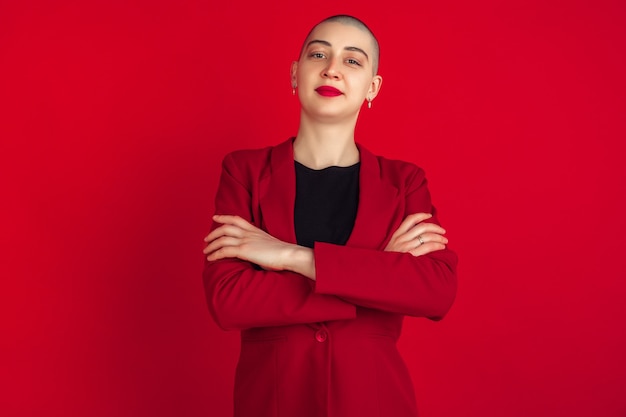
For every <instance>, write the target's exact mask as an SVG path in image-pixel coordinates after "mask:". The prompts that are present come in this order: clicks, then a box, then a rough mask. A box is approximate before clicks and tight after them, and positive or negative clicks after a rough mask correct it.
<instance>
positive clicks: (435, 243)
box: [385, 213, 448, 256]
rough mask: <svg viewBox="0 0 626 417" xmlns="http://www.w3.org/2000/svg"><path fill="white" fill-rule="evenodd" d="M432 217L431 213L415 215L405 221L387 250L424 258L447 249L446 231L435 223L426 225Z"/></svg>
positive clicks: (392, 237)
mask: <svg viewBox="0 0 626 417" xmlns="http://www.w3.org/2000/svg"><path fill="white" fill-rule="evenodd" d="M431 217H432V214H429V213H414V214H410V215H408V216H407V217H406V219H404V221H403V222H402V224H400V226H399V227H398V229H397V230H396V231H395V232H394V233H393V235H392V236H391V240H390V241H389V243H388V244H387V247H386V248H385V250H386V251H388V252H404V253H406V252H408V253H410V254H411V255H413V256H422V255H426V254H428V253H430V252H434V251H438V250H442V249H445V248H446V245H447V244H448V239H446V238H445V237H444V236H443V235H444V234H445V233H446V231H445V230H444V229H443V228H442V227H441V226H439V225H436V224H434V223H425V222H424V221H425V220H428V219H430V218H431Z"/></svg>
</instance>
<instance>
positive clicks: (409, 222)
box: [394, 213, 433, 236]
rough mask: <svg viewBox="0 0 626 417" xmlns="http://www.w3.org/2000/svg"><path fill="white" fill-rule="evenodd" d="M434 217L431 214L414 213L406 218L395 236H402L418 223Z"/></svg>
mask: <svg viewBox="0 0 626 417" xmlns="http://www.w3.org/2000/svg"><path fill="white" fill-rule="evenodd" d="M431 217H433V215H432V214H430V213H413V214H409V215H408V216H406V218H405V219H404V220H403V221H402V223H401V224H400V226H399V227H398V229H397V230H396V232H395V233H394V235H398V236H399V235H401V234H403V233H406V232H407V231H408V230H409V229H411V228H412V227H413V226H415V225H416V224H418V223H421V222H423V221H424V220H426V219H430V218H431Z"/></svg>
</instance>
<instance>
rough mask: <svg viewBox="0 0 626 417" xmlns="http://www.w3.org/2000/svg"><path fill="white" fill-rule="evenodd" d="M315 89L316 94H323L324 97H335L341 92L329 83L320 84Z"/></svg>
mask: <svg viewBox="0 0 626 417" xmlns="http://www.w3.org/2000/svg"><path fill="white" fill-rule="evenodd" d="M315 91H317V94H319V95H320V96H324V97H336V96H340V95H341V94H342V92H341V91H339V90H337V89H336V88H335V87H331V86H329V85H322V86H320V87H317V88H316V89H315Z"/></svg>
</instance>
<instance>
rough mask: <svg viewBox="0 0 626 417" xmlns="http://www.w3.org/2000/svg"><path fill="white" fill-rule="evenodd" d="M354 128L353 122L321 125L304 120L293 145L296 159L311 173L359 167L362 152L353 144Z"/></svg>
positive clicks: (301, 119) (304, 118)
mask: <svg viewBox="0 0 626 417" xmlns="http://www.w3.org/2000/svg"><path fill="white" fill-rule="evenodd" d="M354 128H355V123H354V122H346V123H319V122H318V121H316V122H312V121H311V120H309V119H308V118H307V117H301V118H300V127H299V129H298V135H297V136H296V139H295V141H294V143H293V155H294V159H295V160H296V161H298V162H300V163H301V164H303V165H305V166H307V167H309V168H312V169H323V168H327V167H329V166H350V165H354V164H356V163H357V162H359V150H358V148H357V146H356V143H355V141H354Z"/></svg>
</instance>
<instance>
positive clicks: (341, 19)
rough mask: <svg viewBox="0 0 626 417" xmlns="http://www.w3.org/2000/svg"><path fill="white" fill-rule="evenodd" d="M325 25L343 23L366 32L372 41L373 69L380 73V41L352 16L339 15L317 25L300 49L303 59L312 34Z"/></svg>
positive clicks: (375, 72)
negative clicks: (303, 53)
mask: <svg viewBox="0 0 626 417" xmlns="http://www.w3.org/2000/svg"><path fill="white" fill-rule="evenodd" d="M323 23H341V24H342V25H348V26H354V27H356V28H358V29H361V30H362V31H363V32H366V33H367V34H368V35H369V36H370V37H371V39H372V69H373V72H374V74H377V73H378V61H379V60H380V47H379V46H378V40H377V39H376V36H374V34H373V33H372V31H371V30H370V28H368V27H367V25H366V24H365V23H363V22H362V21H361V20H359V19H357V18H356V17H354V16H350V15H346V14H339V15H335V16H330V17H327V18H326V19H324V20H322V21H321V22H319V23H318V24H317V25H315V26H313V29H311V31H310V32H309V34H308V35H307V36H306V39H305V40H304V43H303V44H302V49H300V56H301V57H302V52H303V51H304V48H305V46H306V45H307V44H308V42H309V41H310V40H311V39H310V38H311V34H312V33H313V31H314V30H315V28H317V27H318V26H319V25H321V24H323Z"/></svg>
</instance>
